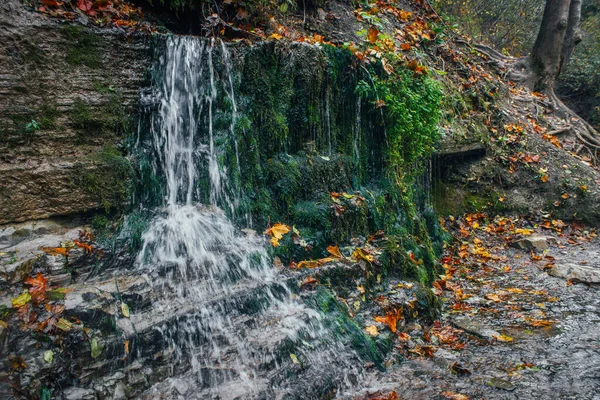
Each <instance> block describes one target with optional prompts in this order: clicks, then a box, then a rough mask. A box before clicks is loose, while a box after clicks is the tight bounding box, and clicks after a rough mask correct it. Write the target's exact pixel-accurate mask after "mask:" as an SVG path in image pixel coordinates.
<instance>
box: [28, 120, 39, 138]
mask: <svg viewBox="0 0 600 400" xmlns="http://www.w3.org/2000/svg"><path fill="white" fill-rule="evenodd" d="M39 129H40V126H39V125H38V123H37V121H36V120H35V119H32V120H31V122H29V123H27V125H25V132H26V133H27V134H31V135H33V134H34V133H35V131H37V130H39Z"/></svg>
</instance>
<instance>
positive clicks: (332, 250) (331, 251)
mask: <svg viewBox="0 0 600 400" xmlns="http://www.w3.org/2000/svg"><path fill="white" fill-rule="evenodd" d="M327 252H328V253H329V254H331V255H332V256H334V257H336V258H344V256H343V255H342V253H341V252H340V248H339V247H338V246H329V247H327Z"/></svg>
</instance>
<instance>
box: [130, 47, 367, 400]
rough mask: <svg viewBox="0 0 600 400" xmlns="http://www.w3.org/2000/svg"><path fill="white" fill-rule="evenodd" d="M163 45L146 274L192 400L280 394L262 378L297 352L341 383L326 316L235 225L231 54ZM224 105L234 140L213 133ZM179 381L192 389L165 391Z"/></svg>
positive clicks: (143, 254) (258, 242)
mask: <svg viewBox="0 0 600 400" xmlns="http://www.w3.org/2000/svg"><path fill="white" fill-rule="evenodd" d="M165 41H166V43H165V44H164V48H163V49H162V53H161V55H160V57H159V59H158V62H157V64H156V67H155V71H154V72H155V80H156V82H155V84H154V87H153V93H152V95H151V96H152V98H153V99H154V103H155V108H154V110H153V111H152V112H151V113H150V114H151V117H150V119H151V123H150V130H151V132H150V134H149V135H146V137H147V140H145V141H144V140H142V142H143V143H144V144H145V145H146V146H147V147H148V148H150V149H151V153H152V157H153V158H154V169H155V174H157V175H158V176H162V177H163V181H164V182H165V186H166V195H165V199H164V202H163V206H162V207H161V208H160V209H158V210H156V212H155V216H154V218H153V219H152V220H151V221H150V223H149V227H148V228H147V230H146V231H145V233H144V234H143V236H142V242H143V245H142V249H141V251H140V253H139V255H138V257H137V262H136V264H137V267H138V268H139V269H140V270H141V271H142V272H143V273H145V274H146V276H147V277H148V281H149V282H150V284H151V286H152V288H153V291H154V292H156V293H157V295H156V296H155V298H156V300H155V301H154V304H153V308H154V313H155V314H156V315H159V316H161V318H162V319H164V320H166V321H167V322H165V323H163V324H161V325H160V326H158V327H157V328H156V329H157V330H158V331H159V333H160V336H161V337H162V338H163V341H164V343H165V346H168V347H170V348H171V349H172V351H173V353H174V354H175V357H176V359H177V361H178V362H180V363H181V364H182V365H189V366H190V368H189V370H188V371H187V372H186V373H185V376H186V378H185V379H186V380H187V381H188V385H190V387H193V388H196V391H195V392H194V394H193V395H191V397H194V398H211V397H215V398H234V397H236V396H237V397H239V398H252V397H254V396H258V394H257V393H260V392H262V393H265V391H266V392H269V390H273V388H272V387H271V386H272V385H273V384H272V383H268V380H267V378H266V377H264V376H263V377H260V375H261V374H260V373H259V369H260V368H263V367H264V365H267V364H269V363H271V364H273V367H272V368H277V367H279V366H281V365H282V364H286V363H287V364H289V363H290V362H291V361H290V356H289V351H288V352H287V353H284V355H283V356H282V355H281V354H280V352H281V348H289V347H290V346H291V347H293V348H296V350H294V351H295V352H296V354H297V357H299V358H302V362H303V363H307V364H309V365H311V366H312V367H315V368H317V367H319V366H320V367H319V368H321V370H322V371H325V372H322V375H323V376H325V375H327V374H338V372H335V373H334V372H333V371H334V370H335V368H331V366H332V365H334V364H336V363H337V364H338V367H339V366H341V365H344V362H343V361H342V359H343V358H344V357H342V356H340V355H339V354H340V353H341V352H342V351H343V350H342V349H341V348H339V345H336V344H335V343H333V341H331V340H329V339H328V333H327V330H326V329H325V328H324V326H323V324H322V323H321V320H322V318H323V316H322V314H321V313H319V312H317V311H315V310H312V309H310V308H308V307H306V306H304V305H303V304H302V303H300V302H299V301H297V300H294V299H293V297H294V296H293V294H292V292H291V291H290V290H289V288H288V287H287V286H286V285H285V284H284V283H282V282H281V281H282V279H281V277H280V276H279V273H278V271H277V270H276V269H275V268H274V267H273V265H272V261H271V260H270V258H269V255H268V252H267V250H266V248H265V241H264V240H263V239H262V238H261V237H260V236H259V235H256V234H244V233H242V232H241V230H240V229H238V228H237V227H236V226H234V224H233V223H232V222H231V220H230V218H231V215H233V214H234V213H235V204H236V199H235V198H233V195H232V191H231V187H230V186H231V184H230V182H229V177H228V171H227V169H226V168H225V167H223V166H222V165H221V164H220V162H219V159H220V156H221V155H222V143H227V141H232V140H233V141H234V142H235V143H234V148H235V153H236V154H235V156H236V159H237V161H236V162H237V168H238V169H239V168H240V167H239V154H238V151H239V150H238V146H237V141H236V139H235V119H236V118H237V113H238V109H237V104H236V99H235V95H234V86H233V82H234V80H233V76H232V75H233V67H232V56H231V55H230V54H229V50H228V49H227V46H226V45H225V44H223V43H221V44H220V45H218V44H217V43H215V40H211V41H207V40H201V39H198V38H193V37H168V38H166V39H165ZM222 98H227V99H229V103H230V104H231V107H230V109H229V114H227V115H226V118H229V124H221V125H227V126H228V128H227V129H217V128H216V124H215V120H216V118H217V115H219V117H224V115H225V114H224V112H223V111H222V109H221V107H220V105H219V102H220V101H221V100H220V99H222ZM140 145H141V144H140ZM206 173H208V176H207V177H205V176H203V174H206ZM202 182H207V183H208V185H206V184H202ZM206 191H208V193H206ZM202 199H204V203H202V201H201V200H202ZM228 212H229V215H228ZM245 308H252V309H253V311H252V312H243V311H241V310H242V309H245ZM263 325H264V327H263ZM265 327H266V328H265ZM265 329H267V330H265ZM321 344H322V345H324V346H326V348H325V349H323V346H321ZM286 346H287V347H286ZM319 346H321V347H320V350H317V349H319ZM345 352H346V353H348V350H345ZM334 360H335V361H334ZM327 366H329V371H326V368H327ZM349 373H353V374H355V373H356V371H352V368H351V367H346V371H345V372H344V373H341V372H339V376H337V377H335V379H337V380H338V381H340V382H339V384H340V385H342V384H344V382H343V381H347V380H348V379H349V378H348V374H349ZM315 374H318V372H315ZM263 375H264V374H263ZM319 378H321V379H322V377H319ZM176 379H183V378H169V379H168V380H167V381H169V380H170V382H171V384H174V383H173V382H175V380H176ZM315 380H316V381H318V378H315ZM228 382H229V383H228ZM346 383H347V382H346ZM164 385H167V383H164ZM234 387H235V390H234V389H232V388H234ZM200 389H202V390H203V391H198V390H200ZM152 390H155V391H158V392H161V391H162V392H169V390H170V389H169V388H168V387H167V386H165V387H160V386H157V387H155V388H153V389H152ZM281 390H283V389H281ZM162 392H161V393H162Z"/></svg>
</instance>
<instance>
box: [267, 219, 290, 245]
mask: <svg viewBox="0 0 600 400" xmlns="http://www.w3.org/2000/svg"><path fill="white" fill-rule="evenodd" d="M289 232H290V227H289V226H287V225H284V224H280V223H277V224H275V225H273V226H272V227H270V228H268V229H267V230H266V231H264V234H265V235H269V236H271V244H272V245H273V247H277V246H279V240H281V239H282V238H283V235H285V234H287V233H289Z"/></svg>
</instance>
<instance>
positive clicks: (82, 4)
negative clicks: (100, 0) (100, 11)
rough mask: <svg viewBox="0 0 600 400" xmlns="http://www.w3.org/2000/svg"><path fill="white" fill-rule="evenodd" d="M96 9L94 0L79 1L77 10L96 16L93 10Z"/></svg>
mask: <svg viewBox="0 0 600 400" xmlns="http://www.w3.org/2000/svg"><path fill="white" fill-rule="evenodd" d="M93 7H94V2H93V1H92V0H77V8H79V9H80V10H81V11H83V12H84V13H86V14H90V15H92V14H95V12H94V11H92V8H93Z"/></svg>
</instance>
